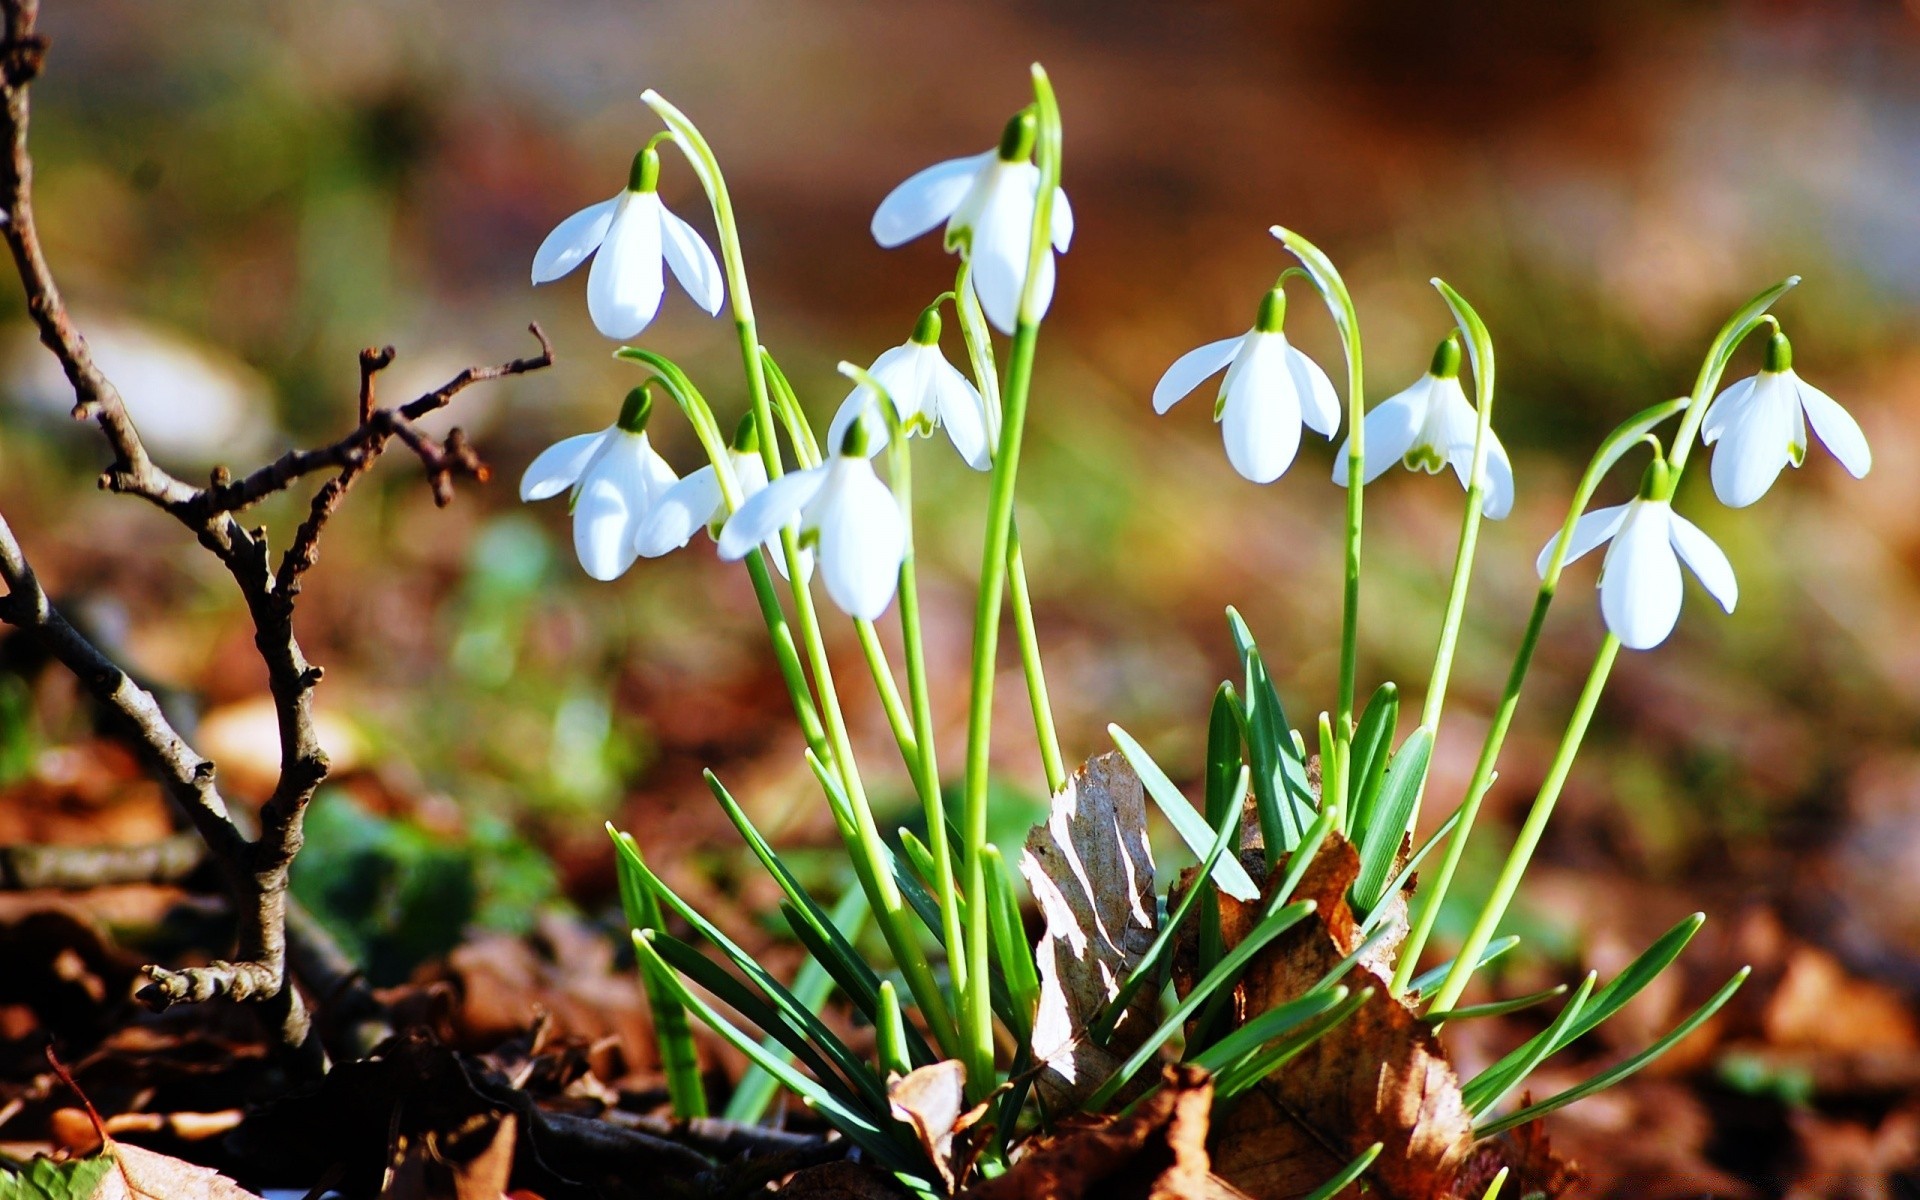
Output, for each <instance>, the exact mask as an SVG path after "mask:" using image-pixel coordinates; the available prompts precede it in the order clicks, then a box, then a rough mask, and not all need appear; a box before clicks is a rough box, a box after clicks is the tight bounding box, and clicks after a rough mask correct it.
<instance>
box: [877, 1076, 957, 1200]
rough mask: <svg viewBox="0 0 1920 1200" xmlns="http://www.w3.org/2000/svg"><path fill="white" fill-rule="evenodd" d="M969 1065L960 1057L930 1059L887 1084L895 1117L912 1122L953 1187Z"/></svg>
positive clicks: (923, 1143)
mask: <svg viewBox="0 0 1920 1200" xmlns="http://www.w3.org/2000/svg"><path fill="white" fill-rule="evenodd" d="M966 1089H967V1068H966V1067H965V1066H964V1065H963V1064H962V1063H961V1062H960V1061H959V1060H958V1059H952V1058H949V1059H947V1060H945V1061H944V1062H937V1063H929V1064H927V1065H926V1066H924V1067H921V1068H919V1069H918V1070H915V1071H913V1072H911V1073H910V1074H907V1075H903V1076H901V1077H899V1078H897V1079H894V1080H892V1081H890V1082H889V1083H888V1084H887V1103H888V1105H889V1107H890V1108H891V1109H892V1110H893V1116H894V1119H895V1120H898V1121H904V1122H906V1123H907V1124H908V1125H910V1126H912V1128H913V1132H914V1133H915V1134H916V1135H917V1136H918V1137H919V1139H920V1147H921V1149H923V1150H925V1151H926V1152H927V1157H928V1158H929V1159H930V1160H932V1162H933V1165H934V1168H935V1169H936V1170H938V1171H939V1172H940V1177H941V1179H943V1180H944V1181H945V1182H946V1185H947V1187H948V1189H949V1190H951V1189H952V1187H953V1132H954V1127H955V1126H957V1125H958V1124H959V1123H960V1114H961V1113H963V1112H965V1111H966V1103H967V1098H966Z"/></svg>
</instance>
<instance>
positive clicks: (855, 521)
mask: <svg viewBox="0 0 1920 1200" xmlns="http://www.w3.org/2000/svg"><path fill="white" fill-rule="evenodd" d="M832 469H833V470H834V472H835V474H836V475H837V476H838V478H836V479H835V480H834V481H833V483H832V484H831V485H830V486H831V494H823V495H822V496H821V497H820V502H819V503H818V504H816V505H815V506H814V511H812V512H811V513H809V514H808V524H809V525H811V526H813V527H814V528H816V529H818V530H819V531H820V575H821V578H822V579H823V580H825V582H826V585H827V595H829V596H831V597H833V602H834V603H835V604H837V605H839V606H840V608H841V611H843V612H845V613H846V614H847V615H848V616H851V617H856V618H858V619H860V620H863V621H871V620H874V619H876V618H878V617H879V616H880V614H882V613H884V612H886V611H887V605H889V604H891V603H892V602H893V593H894V589H895V587H897V586H898V584H899V581H900V560H901V559H902V558H904V557H905V556H906V551H907V526H906V522H905V521H904V520H902V519H901V516H900V505H899V503H898V502H897V501H895V500H894V498H893V493H892V492H890V491H888V490H887V485H886V484H884V483H881V482H880V479H879V477H878V476H876V475H875V474H874V473H873V467H872V466H871V465H870V464H869V463H867V462H866V461H865V460H864V459H844V458H843V459H840V460H839V461H837V462H836V463H834V464H833V468H832Z"/></svg>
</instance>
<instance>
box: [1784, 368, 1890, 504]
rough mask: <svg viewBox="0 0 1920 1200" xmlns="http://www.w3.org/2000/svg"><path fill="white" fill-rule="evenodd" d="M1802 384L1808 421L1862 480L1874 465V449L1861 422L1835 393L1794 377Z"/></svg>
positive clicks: (1850, 470) (1849, 471)
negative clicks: (1835, 397) (1861, 426)
mask: <svg viewBox="0 0 1920 1200" xmlns="http://www.w3.org/2000/svg"><path fill="white" fill-rule="evenodd" d="M1794 383H1796V384H1797V385H1799V390H1800V403H1801V405H1802V406H1804V407H1805V408H1806V410H1807V420H1809V421H1811V422H1812V423H1813V431H1814V432H1815V433H1817V434H1819V435H1820V440H1821V442H1823V443H1824V444H1825V445H1826V447H1827V449H1829V450H1831V451H1833V456H1834V457H1835V458H1837V459H1839V460H1840V465H1841V466H1843V467H1845V468H1846V469H1847V474H1849V475H1851V476H1853V477H1854V478H1855V479H1859V478H1861V477H1862V476H1864V475H1865V474H1866V473H1867V472H1868V471H1869V470H1871V469H1872V467H1873V451H1872V450H1870V449H1868V447H1867V435H1866V434H1864V433H1862V432H1860V423H1859V422H1858V421H1855V420H1854V419H1853V416H1852V414H1850V413H1848V412H1847V410H1846V409H1844V408H1841V407H1840V405H1839V404H1838V403H1837V402H1836V401H1835V400H1834V398H1833V397H1832V396H1829V395H1827V394H1826V393H1825V392H1823V391H1821V390H1820V389H1819V388H1817V387H1814V386H1813V385H1812V384H1810V383H1808V382H1807V381H1806V380H1804V379H1801V378H1800V377H1799V376H1797V375H1796V376H1794Z"/></svg>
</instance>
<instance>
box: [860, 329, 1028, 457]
mask: <svg viewBox="0 0 1920 1200" xmlns="http://www.w3.org/2000/svg"><path fill="white" fill-rule="evenodd" d="M867 373H868V374H870V375H872V376H873V378H874V379H875V381H877V382H878V383H879V384H880V386H881V387H882V388H885V389H886V393H887V396H888V398H889V399H891V400H892V401H893V409H894V412H895V413H896V414H898V416H899V419H900V425H901V428H902V429H903V430H905V431H906V432H908V433H931V432H933V428H934V426H936V425H938V426H941V427H943V428H945V429H946V431H947V436H948V437H949V438H951V439H952V440H953V448H954V449H955V450H958V451H959V452H960V457H961V458H963V459H965V460H966V463H967V465H968V466H970V467H972V468H973V469H974V470H976V471H984V470H986V469H988V468H989V467H991V466H992V465H993V448H992V447H991V446H990V445H989V444H988V440H987V407H986V402H985V401H984V400H982V399H981V398H980V392H979V389H977V388H975V387H974V386H973V382H972V381H971V380H969V379H968V378H967V377H966V376H965V375H962V374H961V373H960V371H959V369H958V368H956V367H955V366H954V365H953V364H952V363H950V362H948V361H947V359H946V356H945V355H943V354H941V353H940V314H939V313H938V312H936V311H935V310H933V309H931V308H929V309H927V310H926V311H925V312H923V313H921V314H920V322H919V324H917V325H915V326H914V330H913V337H912V339H911V340H909V341H908V342H907V343H906V344H905V345H902V346H895V347H894V348H893V349H891V350H888V351H886V352H885V353H883V354H881V355H880V357H879V358H876V359H874V360H873V365H872V366H871V367H868V368H867ZM874 400H875V397H874V395H873V392H872V391H871V390H870V389H869V388H868V387H867V386H866V385H865V384H857V385H855V387H854V389H853V391H851V392H849V393H848V394H847V398H846V399H845V400H843V401H841V402H840V410H839V411H838V412H836V413H834V414H833V423H832V424H831V425H829V426H828V427H827V445H829V446H838V445H840V444H841V443H842V442H844V441H845V440H846V435H847V426H848V425H849V424H851V423H852V422H853V421H854V420H855V418H856V417H858V418H859V419H860V420H861V421H862V422H864V423H865V424H866V426H867V430H866V434H867V453H868V454H869V455H872V454H876V453H878V452H879V450H880V447H882V446H884V445H886V441H887V425H886V420H885V418H884V417H883V416H882V414H881V413H880V411H879V406H878V405H877V404H876V403H874Z"/></svg>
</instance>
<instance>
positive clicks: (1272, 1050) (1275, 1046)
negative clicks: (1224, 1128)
mask: <svg viewBox="0 0 1920 1200" xmlns="http://www.w3.org/2000/svg"><path fill="white" fill-rule="evenodd" d="M1322 994H1323V995H1326V994H1330V993H1322ZM1374 995H1375V989H1374V988H1362V989H1361V990H1360V991H1358V992H1354V993H1352V994H1350V995H1348V996H1347V998H1346V999H1345V1000H1343V1001H1342V1002H1341V1003H1340V1004H1339V1005H1338V1006H1337V1007H1335V1008H1333V1009H1331V1010H1329V1011H1327V1012H1326V1013H1324V1014H1322V1015H1321V1016H1318V1017H1316V1018H1314V1019H1313V1020H1311V1021H1309V1022H1307V1023H1306V1024H1305V1025H1302V1026H1301V1027H1300V1028H1298V1029H1296V1030H1294V1031H1293V1032H1292V1033H1290V1034H1287V1035H1286V1036H1285V1037H1282V1038H1279V1039H1278V1040H1276V1041H1274V1042H1273V1043H1271V1044H1270V1045H1267V1046H1263V1047H1261V1048H1260V1049H1258V1050H1255V1051H1254V1052H1253V1053H1252V1054H1249V1055H1247V1056H1246V1057H1245V1058H1242V1059H1241V1060H1240V1061H1239V1062H1237V1063H1235V1064H1234V1065H1232V1066H1230V1067H1228V1068H1227V1069H1226V1070H1225V1071H1222V1072H1221V1073H1220V1075H1219V1076H1218V1077H1216V1078H1215V1079H1214V1081H1213V1094H1214V1099H1215V1102H1216V1103H1218V1102H1220V1101H1225V1100H1231V1099H1232V1098H1233V1097H1235V1096H1238V1095H1239V1094H1240V1093H1242V1092H1244V1091H1246V1090H1247V1089H1248V1088H1251V1087H1254V1086H1255V1085H1257V1084H1258V1083H1259V1082H1260V1081H1261V1080H1263V1079H1265V1078H1267V1076H1269V1075H1272V1074H1273V1073H1274V1072H1275V1071H1278V1070H1279V1069H1280V1068H1282V1067H1284V1066H1286V1065H1287V1064H1288V1063H1290V1062H1292V1061H1293V1060H1294V1059H1296V1058H1298V1057H1299V1056H1300V1054H1301V1052H1302V1051H1304V1050H1305V1049H1306V1048H1307V1047H1308V1046H1311V1045H1313V1044H1314V1043H1315V1042H1317V1041H1319V1040H1320V1039H1321V1038H1323V1037H1325V1036H1327V1034H1329V1033H1332V1032H1333V1031H1334V1030H1335V1029H1337V1028H1339V1026H1340V1025H1341V1024H1342V1023H1343V1022H1345V1021H1346V1019H1347V1018H1348V1017H1351V1016H1352V1015H1353V1014H1354V1013H1357V1012H1359V1011H1360V1009H1361V1006H1363V1005H1365V1004H1366V1003H1367V1002H1368V1001H1370V1000H1372V999H1373V997H1374Z"/></svg>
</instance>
